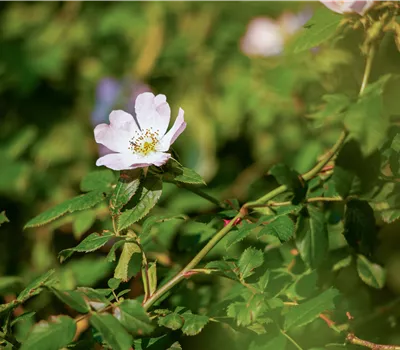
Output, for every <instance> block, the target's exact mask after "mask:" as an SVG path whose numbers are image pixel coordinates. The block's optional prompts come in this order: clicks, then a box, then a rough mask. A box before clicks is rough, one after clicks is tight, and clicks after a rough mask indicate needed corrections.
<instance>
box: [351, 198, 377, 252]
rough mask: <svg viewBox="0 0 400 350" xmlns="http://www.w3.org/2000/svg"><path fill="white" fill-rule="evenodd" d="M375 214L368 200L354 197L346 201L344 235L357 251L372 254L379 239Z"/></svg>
mask: <svg viewBox="0 0 400 350" xmlns="http://www.w3.org/2000/svg"><path fill="white" fill-rule="evenodd" d="M377 234H378V232H377V229H376V223H375V215H374V211H373V210H372V208H371V206H370V205H369V203H368V202H367V201H361V200H357V199H352V200H350V201H348V202H347V203H346V208H345V215H344V236H345V238H346V240H347V242H348V244H349V245H350V246H351V247H353V248H354V249H356V250H357V251H359V252H361V253H363V254H365V255H370V254H371V253H372V251H373V249H374V247H375V243H376V241H377Z"/></svg>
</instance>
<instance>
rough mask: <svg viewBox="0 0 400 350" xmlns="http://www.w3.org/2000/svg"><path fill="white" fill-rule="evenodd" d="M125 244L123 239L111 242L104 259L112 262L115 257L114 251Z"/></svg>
mask: <svg viewBox="0 0 400 350" xmlns="http://www.w3.org/2000/svg"><path fill="white" fill-rule="evenodd" d="M124 244H125V241H124V240H120V241H117V242H115V243H114V244H113V246H112V247H111V249H110V251H109V252H108V254H107V257H106V260H107V261H108V262H113V261H115V260H116V259H117V257H116V255H115V252H116V251H117V249H118V248H120V247H122V246H123V245H124Z"/></svg>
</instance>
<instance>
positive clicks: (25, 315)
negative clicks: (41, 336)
mask: <svg viewBox="0 0 400 350" xmlns="http://www.w3.org/2000/svg"><path fill="white" fill-rule="evenodd" d="M35 315H36V312H35V311H27V312H24V313H23V314H21V315H19V316H17V317H16V318H14V319H13V320H12V321H11V323H10V326H11V327H12V326H14V325H15V324H16V323H18V322H21V321H28V320H29V321H31V322H32V323H34V322H33V320H30V319H31V318H32V317H33V316H35Z"/></svg>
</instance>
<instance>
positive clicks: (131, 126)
mask: <svg viewBox="0 0 400 350" xmlns="http://www.w3.org/2000/svg"><path fill="white" fill-rule="evenodd" d="M137 130H139V129H138V127H137V125H136V122H135V120H134V119H133V117H132V116H131V115H130V114H129V113H126V112H124V111H120V110H119V111H112V112H111V113H110V125H108V124H99V125H97V126H96V127H95V129H94V138H95V140H96V142H97V143H101V144H103V145H104V146H106V147H107V148H109V149H110V150H112V151H114V152H121V153H124V152H129V141H130V139H131V138H132V137H133V136H134V134H135V131H137Z"/></svg>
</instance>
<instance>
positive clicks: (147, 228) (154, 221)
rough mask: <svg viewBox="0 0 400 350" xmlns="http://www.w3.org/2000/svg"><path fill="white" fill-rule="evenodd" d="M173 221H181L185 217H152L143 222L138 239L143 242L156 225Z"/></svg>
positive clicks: (185, 217) (180, 215) (181, 215)
mask: <svg viewBox="0 0 400 350" xmlns="http://www.w3.org/2000/svg"><path fill="white" fill-rule="evenodd" d="M174 219H182V220H186V219H187V216H186V215H184V214H178V215H152V216H149V217H148V218H146V220H144V222H143V225H142V232H140V235H139V237H140V239H141V240H142V242H143V240H144V239H145V238H146V237H148V236H149V235H150V234H151V230H152V228H153V227H155V226H156V225H159V224H162V223H163V222H167V221H170V220H174Z"/></svg>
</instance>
